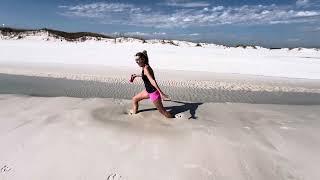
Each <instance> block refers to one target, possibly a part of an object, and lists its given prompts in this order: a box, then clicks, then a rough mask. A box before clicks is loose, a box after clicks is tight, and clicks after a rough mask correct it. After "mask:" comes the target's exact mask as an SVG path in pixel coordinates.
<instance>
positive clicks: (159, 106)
mask: <svg viewBox="0 0 320 180" xmlns="http://www.w3.org/2000/svg"><path fill="white" fill-rule="evenodd" d="M153 104H154V105H155V106H156V108H157V109H158V110H159V112H160V113H161V114H163V115H164V116H165V117H166V118H174V116H173V115H172V114H171V113H170V112H168V111H167V110H166V109H165V108H164V107H163V104H162V100H161V98H159V99H157V100H155V101H153Z"/></svg>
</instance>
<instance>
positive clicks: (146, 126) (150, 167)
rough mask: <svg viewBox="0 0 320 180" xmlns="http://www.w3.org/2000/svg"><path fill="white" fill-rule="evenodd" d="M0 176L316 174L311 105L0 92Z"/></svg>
mask: <svg viewBox="0 0 320 180" xmlns="http://www.w3.org/2000/svg"><path fill="white" fill-rule="evenodd" d="M0 105H1V107H2V108H1V109H0V117H1V118H0V142H1V143H0V152H1V153H0V168H1V172H0V178H1V179H5V180H7V179H14V180H15V179H17V180H18V179H33V180H42V179H60V180H61V179H68V180H71V179H104V180H105V179H108V177H109V176H110V178H109V179H128V180H142V179H146V180H147V179H148V180H149V179H184V180H186V179H219V180H224V179H237V180H244V179H259V180H264V179H265V180H270V179H306V180H314V179H319V178H320V173H319V171H318V168H317V167H318V164H320V158H319V153H318V152H320V138H319V136H320V135H319V133H318V129H319V127H320V122H319V121H318V118H319V117H320V111H319V110H320V106H287V105H253V104H232V103H203V104H199V103H183V102H166V103H165V106H167V108H168V109H171V110H172V111H173V112H175V113H182V118H180V119H175V120H172V121H168V120H166V119H164V118H163V117H162V116H160V114H159V113H158V112H157V111H155V110H154V109H153V106H152V105H151V104H150V103H149V102H148V101H145V102H143V103H142V105H141V109H142V112H141V113H139V114H137V115H135V116H129V115H127V114H126V110H127V109H128V108H129V107H130V101H128V100H121V99H103V98H91V99H85V98H67V97H56V98H43V97H29V96H16V95H0Z"/></svg>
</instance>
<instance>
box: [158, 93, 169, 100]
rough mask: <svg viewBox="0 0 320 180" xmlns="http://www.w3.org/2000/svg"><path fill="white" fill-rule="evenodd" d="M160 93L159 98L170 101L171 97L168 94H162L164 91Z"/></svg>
mask: <svg viewBox="0 0 320 180" xmlns="http://www.w3.org/2000/svg"><path fill="white" fill-rule="evenodd" d="M160 95H161V99H163V100H164V101H170V100H171V98H170V97H169V96H168V95H166V94H164V93H160Z"/></svg>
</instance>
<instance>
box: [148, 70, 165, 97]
mask: <svg viewBox="0 0 320 180" xmlns="http://www.w3.org/2000/svg"><path fill="white" fill-rule="evenodd" d="M144 72H145V74H146V76H147V77H148V79H149V81H150V83H151V84H152V86H154V87H155V88H156V89H157V90H158V91H159V92H160V94H161V96H163V97H164V98H166V99H168V98H169V97H168V96H167V95H166V94H164V93H163V92H162V90H161V89H160V87H159V86H158V83H157V81H156V80H155V79H154V78H153V77H152V76H151V73H150V69H149V67H147V68H145V71H144Z"/></svg>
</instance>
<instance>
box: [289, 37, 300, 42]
mask: <svg viewBox="0 0 320 180" xmlns="http://www.w3.org/2000/svg"><path fill="white" fill-rule="evenodd" d="M288 41H289V42H297V41H300V39H299V38H290V39H288Z"/></svg>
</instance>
